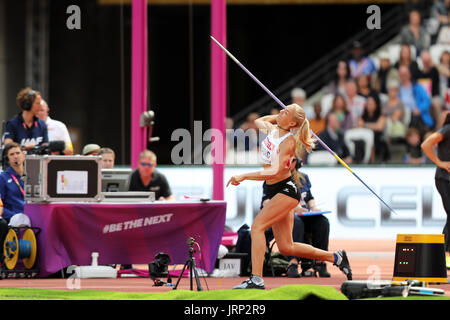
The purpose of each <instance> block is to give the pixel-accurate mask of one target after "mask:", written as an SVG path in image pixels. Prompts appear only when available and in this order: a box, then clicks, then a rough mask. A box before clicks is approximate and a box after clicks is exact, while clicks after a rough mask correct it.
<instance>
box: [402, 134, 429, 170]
mask: <svg viewBox="0 0 450 320" xmlns="http://www.w3.org/2000/svg"><path fill="white" fill-rule="evenodd" d="M405 138H406V155H405V159H404V161H403V162H404V163H408V164H415V165H418V164H423V163H425V157H424V155H423V152H422V149H421V147H420V145H421V139H420V132H419V130H417V129H416V128H408V130H407V131H406V136H405Z"/></svg>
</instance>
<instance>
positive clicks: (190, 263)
mask: <svg viewBox="0 0 450 320" xmlns="http://www.w3.org/2000/svg"><path fill="white" fill-rule="evenodd" d="M187 243H188V245H189V258H188V259H187V260H186V262H185V264H184V267H183V270H181V274H180V276H179V277H178V280H177V283H176V284H175V287H174V288H173V290H176V289H177V287H178V284H179V283H180V280H181V278H182V277H183V273H184V270H186V268H189V281H190V288H191V291H192V290H193V276H195V282H196V283H197V291H203V289H202V286H201V285H200V279H199V276H198V272H197V266H196V265H195V258H194V253H195V250H194V248H193V247H192V245H193V244H194V243H195V239H194V238H189V239H188V240H187Z"/></svg>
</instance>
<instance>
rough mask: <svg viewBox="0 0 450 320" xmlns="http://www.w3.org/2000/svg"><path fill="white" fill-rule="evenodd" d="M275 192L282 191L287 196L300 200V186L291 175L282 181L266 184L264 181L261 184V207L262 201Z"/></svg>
mask: <svg viewBox="0 0 450 320" xmlns="http://www.w3.org/2000/svg"><path fill="white" fill-rule="evenodd" d="M277 193H282V194H285V195H287V196H288V197H291V198H294V199H295V200H297V201H300V188H299V186H298V185H297V183H296V182H295V180H294V179H292V177H289V178H287V179H285V180H283V181H280V182H277V183H274V184H267V183H266V182H265V181H264V184H263V196H262V199H261V208H260V209H262V207H263V202H264V201H265V200H267V199H272V198H273V197H275V195H276V194H277Z"/></svg>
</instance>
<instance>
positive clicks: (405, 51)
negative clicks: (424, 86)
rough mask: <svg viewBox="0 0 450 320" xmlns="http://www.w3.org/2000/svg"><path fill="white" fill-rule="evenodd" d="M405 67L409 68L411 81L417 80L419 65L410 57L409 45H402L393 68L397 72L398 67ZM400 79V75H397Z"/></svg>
mask: <svg viewBox="0 0 450 320" xmlns="http://www.w3.org/2000/svg"><path fill="white" fill-rule="evenodd" d="M402 65H405V66H407V67H408V68H409V71H410V72H411V76H412V78H413V79H417V76H418V75H419V71H420V70H419V65H418V64H417V62H416V58H415V57H414V58H413V57H412V55H411V47H410V46H409V45H402V46H401V47H400V56H399V59H398V61H397V62H396V63H395V65H394V67H395V68H396V69H397V70H398V69H399V68H400V66H402ZM399 78H400V75H399Z"/></svg>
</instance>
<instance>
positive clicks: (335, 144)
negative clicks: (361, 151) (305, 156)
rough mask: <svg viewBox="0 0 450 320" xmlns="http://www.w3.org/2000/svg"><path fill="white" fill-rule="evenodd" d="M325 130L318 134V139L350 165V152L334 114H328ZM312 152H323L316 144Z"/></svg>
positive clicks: (319, 145) (320, 146)
mask: <svg viewBox="0 0 450 320" xmlns="http://www.w3.org/2000/svg"><path fill="white" fill-rule="evenodd" d="M326 122H327V123H326V125H327V127H326V129H325V130H324V131H322V132H321V133H320V134H319V138H320V139H321V140H322V141H323V142H324V143H325V144H326V145H327V146H328V147H329V148H330V149H331V150H333V151H334V152H335V153H336V154H337V155H338V157H339V158H341V159H342V160H344V161H345V162H346V163H352V158H351V156H350V151H349V150H348V148H347V146H346V145H345V142H344V135H343V134H342V131H341V130H340V129H341V128H340V123H339V120H338V117H337V116H336V114H335V113H333V112H329V113H328V115H327V118H326ZM314 150H325V149H323V147H322V145H321V144H317V146H316V149H314Z"/></svg>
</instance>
